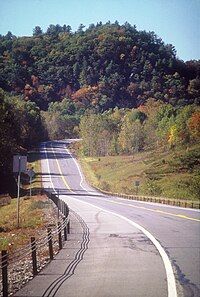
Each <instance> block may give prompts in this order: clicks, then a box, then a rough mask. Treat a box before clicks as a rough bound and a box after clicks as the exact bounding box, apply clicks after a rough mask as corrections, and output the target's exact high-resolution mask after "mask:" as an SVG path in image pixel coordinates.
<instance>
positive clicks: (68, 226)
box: [67, 220, 70, 234]
mask: <svg viewBox="0 0 200 297" xmlns="http://www.w3.org/2000/svg"><path fill="white" fill-rule="evenodd" d="M67 233H68V234H70V220H69V221H68V222H67Z"/></svg>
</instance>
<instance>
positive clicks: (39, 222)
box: [0, 150, 53, 252]
mask: <svg viewBox="0 0 200 297" xmlns="http://www.w3.org/2000/svg"><path fill="white" fill-rule="evenodd" d="M28 161H29V162H28V168H33V170H34V171H35V173H36V175H35V177H34V178H33V180H32V190H33V192H34V189H38V188H41V187H42V178H41V164H40V158H39V151H37V150H34V151H31V152H30V153H29V156H28ZM29 187H30V185H29V181H28V180H27V179H25V180H24V183H23V188H24V189H26V190H29ZM16 217H17V199H16V198H15V199H12V200H11V204H9V205H6V206H2V207H0V250H3V249H6V250H8V251H9V252H13V251H14V250H15V249H18V248H20V247H22V246H23V245H25V244H27V243H29V242H30V237H31V236H35V237H36V238H37V237H38V236H40V235H41V231H42V230H43V229H46V226H47V225H48V224H49V221H50V220H51V219H52V217H53V208H52V205H51V203H50V202H49V201H48V199H47V197H46V196H45V195H34V196H32V197H31V198H30V197H29V191H28V192H27V196H23V197H20V227H19V228H17V227H16V225H17V219H16Z"/></svg>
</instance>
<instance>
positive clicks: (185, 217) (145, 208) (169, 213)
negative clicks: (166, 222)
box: [109, 200, 200, 222]
mask: <svg viewBox="0 0 200 297" xmlns="http://www.w3.org/2000/svg"><path fill="white" fill-rule="evenodd" d="M109 201H110V202H112V203H115V204H120V205H125V206H129V207H133V208H139V209H144V210H148V211H151V212H157V213H162V214H165V215H169V216H173V217H178V218H181V219H186V220H191V221H196V222H200V220H199V219H195V218H191V217H188V216H185V215H181V214H174V213H171V212H166V211H163V210H160V209H151V208H147V207H144V206H136V205H132V204H126V203H122V202H116V201H114V200H109Z"/></svg>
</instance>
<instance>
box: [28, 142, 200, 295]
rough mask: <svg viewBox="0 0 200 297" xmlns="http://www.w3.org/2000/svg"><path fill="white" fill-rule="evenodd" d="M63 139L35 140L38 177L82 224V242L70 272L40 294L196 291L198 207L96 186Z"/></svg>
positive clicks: (199, 289) (199, 274)
mask: <svg viewBox="0 0 200 297" xmlns="http://www.w3.org/2000/svg"><path fill="white" fill-rule="evenodd" d="M69 142H70V141H57V142H48V143H44V144H42V148H41V157H42V172H43V183H44V187H45V188H47V189H49V190H51V191H54V192H57V193H58V192H59V196H60V199H63V200H65V201H66V202H67V203H68V205H69V207H70V209H71V210H72V212H75V213H76V214H77V216H79V217H80V218H81V220H82V221H83V222H84V224H85V226H86V228H87V230H88V231H87V236H86V235H85V238H86V237H87V248H85V250H84V253H82V258H81V261H80V262H79V264H78V265H77V266H76V268H75V269H74V271H73V275H72V276H71V277H69V278H66V279H65V281H63V282H62V284H61V285H60V286H59V288H58V289H57V291H56V293H54V294H52V295H50V294H49V295H45V294H44V295H43V296H58V297H64V296H69V297H72V296H74V297H75V296H76V297H80V296H81V297H112V296H115V297H118V296H121V297H128V296H136V297H143V296H148V297H156V296H158V297H176V296H178V297H181V296H185V297H190V296H196V297H197V296H200V212H199V211H198V210H192V209H183V208H178V207H174V206H167V205H160V204H156V203H147V202H138V201H134V200H125V199H121V198H117V197H107V196H106V195H103V194H101V193H99V192H97V191H96V190H94V189H93V188H91V187H90V186H88V185H87V183H86V182H85V180H84V177H83V174H82V173H81V170H80V167H79V165H78V163H77V161H76V160H75V158H74V157H73V156H72V155H71V154H70V152H69V151H68V149H67V145H68V143H69ZM85 232H86V231H85ZM85 234H86V233H85ZM31 296H36V295H31Z"/></svg>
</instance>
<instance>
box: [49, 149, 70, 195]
mask: <svg viewBox="0 0 200 297" xmlns="http://www.w3.org/2000/svg"><path fill="white" fill-rule="evenodd" d="M52 150H53V148H52ZM53 154H54V156H55V152H54V150H53ZM55 159H56V163H57V166H58V170H59V172H60V176H61V178H62V180H63V182H64V184H65V186H66V187H67V189H68V190H69V191H70V192H73V191H72V190H71V188H70V186H69V185H68V183H67V181H66V178H65V177H64V175H63V172H62V170H61V168H60V164H59V162H58V159H57V158H56V156H55Z"/></svg>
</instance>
